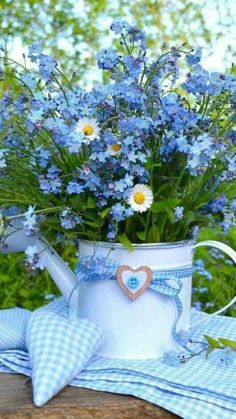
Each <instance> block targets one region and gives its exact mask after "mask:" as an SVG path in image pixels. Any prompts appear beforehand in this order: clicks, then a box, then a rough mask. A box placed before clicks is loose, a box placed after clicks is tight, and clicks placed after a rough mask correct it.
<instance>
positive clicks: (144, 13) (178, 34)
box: [0, 0, 236, 316]
mask: <svg viewBox="0 0 236 419" xmlns="http://www.w3.org/2000/svg"><path fill="white" fill-rule="evenodd" d="M234 7H235V3H234V1H233V0H225V1H224V2H222V1H221V0H208V1H205V0H192V1H190V0H136V1H134V2H130V1H129V0H99V1H97V0H84V1H82V0H61V1H60V2H58V1H57V0H17V1H15V0H1V2H0V44H3V46H4V47H5V48H6V49H7V51H8V54H9V55H10V56H14V54H15V52H16V49H18V48H21V49H22V51H23V50H24V48H26V46H27V45H29V44H30V43H32V42H35V41H41V42H42V43H43V45H44V47H45V48H46V50H47V52H48V53H51V54H52V55H53V56H54V57H56V58H58V59H60V63H61V66H62V68H63V69H65V70H66V71H67V72H68V71H71V72H72V71H75V72H76V74H77V78H78V80H79V81H80V83H81V84H85V85H86V84H90V85H91V84H92V83H93V81H96V80H97V78H96V77H97V73H96V72H95V71H94V65H95V60H96V52H97V51H98V50H99V49H101V48H103V47H104V46H109V45H110V43H111V36H110V35H109V36H108V28H109V25H110V23H111V21H112V20H113V19H120V18H128V20H129V21H132V22H135V23H138V25H139V26H140V27H142V28H143V29H145V31H146V32H147V33H148V36H149V38H150V40H149V46H150V47H151V50H152V53H153V54H157V53H158V50H159V49H160V47H161V46H162V45H163V44H165V45H166V46H173V45H179V44H181V43H183V42H187V43H188V44H190V45H192V46H196V45H199V46H201V47H203V48H204V55H205V57H207V56H210V55H211V53H212V52H213V51H214V48H215V46H216V44H217V42H218V41H219V40H220V41H223V44H222V45H223V50H224V63H225V66H226V67H227V66H228V67H230V65H231V62H232V61H233V59H234V53H235V51H233V50H232V45H233V44H234V42H235V41H236V33H235V31H234V16H235V14H234V12H233V9H234ZM212 17H214V22H215V24H214V25H212V19H211V18H212ZM0 94H1V92H0ZM200 239H202V240H203V239H218V240H221V241H224V242H226V243H228V244H229V245H231V246H232V247H233V248H236V229H232V230H231V231H230V232H229V234H227V235H226V236H224V237H223V236H222V235H221V233H220V232H219V231H218V230H217V229H211V230H209V229H208V230H204V231H202V232H201V235H200ZM57 250H59V253H60V254H61V255H62V257H63V258H64V259H65V260H67V261H69V263H70V265H71V267H72V268H73V267H74V266H75V263H76V256H75V252H76V250H75V247H72V246H71V245H70V244H68V246H65V247H64V249H61V248H60V249H57ZM196 257H201V258H203V259H204V260H205V261H206V268H207V269H209V270H210V271H211V272H212V274H213V280H212V281H210V282H209V281H207V280H206V279H204V278H201V277H199V275H195V279H194V285H195V286H200V287H204V286H207V287H208V288H209V292H208V293H207V294H196V295H194V299H195V300H197V301H200V302H201V303H202V306H203V308H204V307H205V304H206V303H207V302H209V301H210V302H213V303H214V307H213V308H210V309H208V311H214V310H215V309H216V308H219V307H222V306H223V305H224V304H226V302H227V301H228V300H229V299H230V298H232V297H233V296H234V295H235V294H236V273H235V267H234V266H232V265H229V264H227V263H225V262H224V261H223V259H220V260H214V259H213V258H212V257H211V256H210V253H209V252H208V251H207V250H205V249H200V250H198V251H197V252H196ZM23 260H24V259H23V257H22V255H0V305H1V307H2V308H4V307H12V306H15V305H18V306H22V307H26V308H29V309H33V308H35V307H38V306H40V305H42V304H44V303H45V302H46V300H45V296H46V295H48V294H58V291H57V289H56V287H55V285H54V283H53V281H52V280H51V279H50V277H49V275H48V274H47V273H46V272H41V273H37V274H36V275H34V276H30V275H29V274H28V273H27V272H26V270H25V268H24V262H23ZM228 313H229V314H231V315H233V316H235V315H236V310H235V308H232V309H231V310H230V311H229V312H228Z"/></svg>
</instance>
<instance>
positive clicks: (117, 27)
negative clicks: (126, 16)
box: [110, 20, 130, 35]
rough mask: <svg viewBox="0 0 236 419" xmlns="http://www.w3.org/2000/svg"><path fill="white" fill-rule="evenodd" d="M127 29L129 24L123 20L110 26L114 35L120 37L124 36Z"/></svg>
mask: <svg viewBox="0 0 236 419" xmlns="http://www.w3.org/2000/svg"><path fill="white" fill-rule="evenodd" d="M129 27H130V25H129V23H128V22H126V21H125V20H117V21H114V22H113V23H112V24H111V26H110V29H111V30H112V31H113V32H114V33H115V34H116V35H122V34H124V32H125V31H127V30H128V29H129Z"/></svg>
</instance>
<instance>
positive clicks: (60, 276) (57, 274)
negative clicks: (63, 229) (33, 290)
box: [36, 238, 79, 317]
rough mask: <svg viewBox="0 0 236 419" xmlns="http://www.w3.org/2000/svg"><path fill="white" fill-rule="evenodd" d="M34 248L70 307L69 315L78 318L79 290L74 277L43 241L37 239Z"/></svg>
mask: <svg viewBox="0 0 236 419" xmlns="http://www.w3.org/2000/svg"><path fill="white" fill-rule="evenodd" d="M36 246H37V248H38V251H39V254H40V257H41V258H42V262H43V265H44V266H45V268H46V269H47V271H48V272H49V274H50V276H51V277H52V279H53V280H54V282H55V284H56V285H57V287H58V289H59V290H60V291H61V293H62V295H63V297H64V298H65V299H66V301H68V303H69V305H70V315H72V316H73V317H78V314H79V288H78V283H77V277H76V275H75V274H74V272H73V271H72V270H71V269H70V268H69V266H68V265H67V264H66V263H65V262H64V261H63V259H62V258H61V257H60V256H59V255H58V253H57V252H56V251H55V250H54V249H53V248H52V247H51V246H50V245H49V244H48V243H47V242H46V241H45V240H44V239H41V238H38V240H37V242H36Z"/></svg>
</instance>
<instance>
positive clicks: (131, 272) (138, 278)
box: [116, 265, 152, 301]
mask: <svg viewBox="0 0 236 419" xmlns="http://www.w3.org/2000/svg"><path fill="white" fill-rule="evenodd" d="M116 279H117V281H118V284H119V286H120V287H121V288H122V290H123V291H124V292H125V293H126V295H128V297H129V298H130V299H131V300H133V301H134V300H136V299H137V298H138V297H139V296H140V295H141V294H142V293H143V292H144V291H145V289H146V288H147V287H148V286H149V284H150V282H151V280H152V270H151V269H150V268H149V267H148V266H140V267H139V268H136V269H133V268H131V266H128V265H122V266H120V267H119V268H118V269H117V271H116Z"/></svg>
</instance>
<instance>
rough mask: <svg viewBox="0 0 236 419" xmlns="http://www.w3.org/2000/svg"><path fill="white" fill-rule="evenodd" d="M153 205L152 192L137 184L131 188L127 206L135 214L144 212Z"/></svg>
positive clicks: (146, 187)
mask: <svg viewBox="0 0 236 419" xmlns="http://www.w3.org/2000/svg"><path fill="white" fill-rule="evenodd" d="M152 203H153V193H152V190H151V189H150V188H149V187H148V186H146V185H142V184H137V185H135V186H134V187H133V189H132V191H131V194H130V196H129V198H128V204H129V205H130V206H131V207H132V208H133V210H134V211H136V212H145V211H147V209H148V208H150V206H151V205H152Z"/></svg>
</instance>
